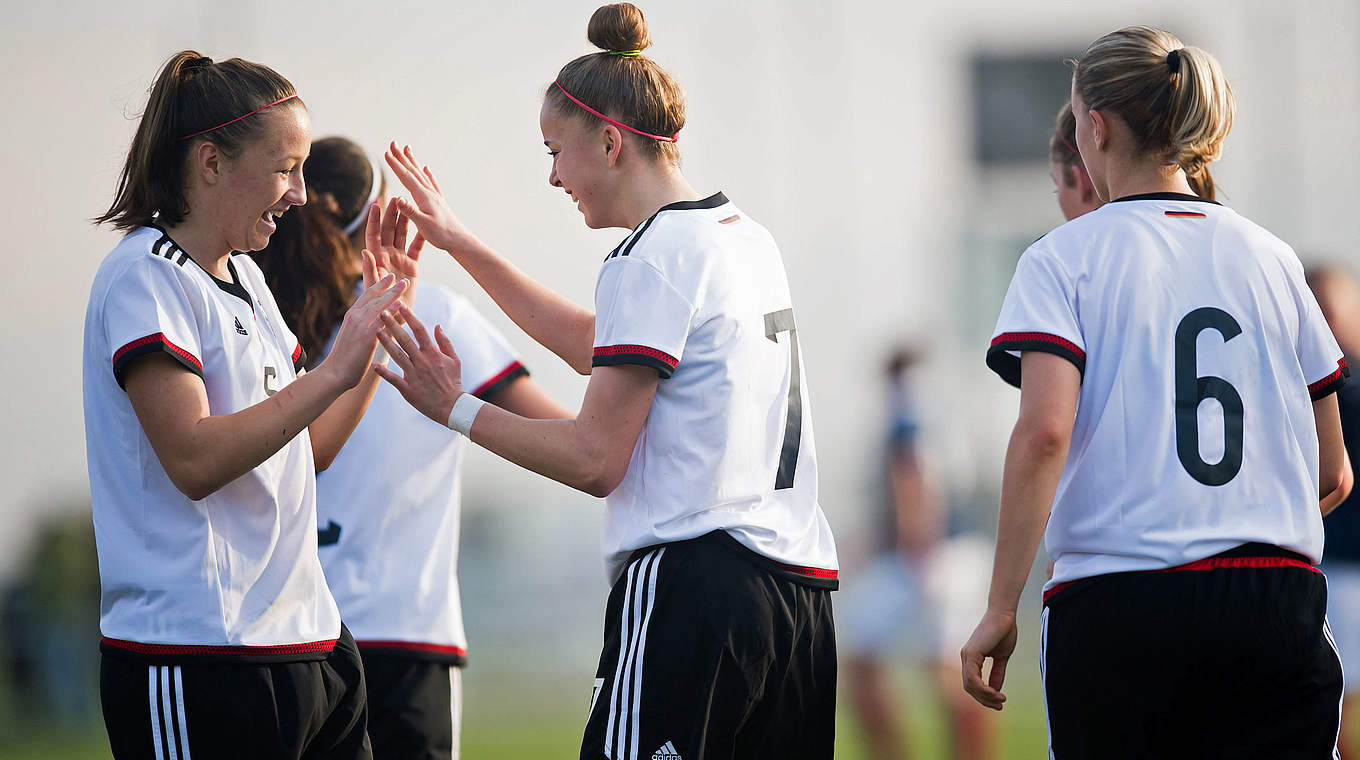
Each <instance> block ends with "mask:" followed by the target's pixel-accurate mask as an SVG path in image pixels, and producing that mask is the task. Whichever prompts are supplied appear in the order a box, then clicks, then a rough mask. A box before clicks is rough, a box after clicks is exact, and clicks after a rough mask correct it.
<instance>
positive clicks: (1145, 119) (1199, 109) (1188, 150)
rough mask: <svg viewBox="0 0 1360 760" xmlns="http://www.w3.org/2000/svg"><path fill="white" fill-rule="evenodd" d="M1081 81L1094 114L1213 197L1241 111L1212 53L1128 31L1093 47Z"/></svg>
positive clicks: (1083, 61)
mask: <svg viewBox="0 0 1360 760" xmlns="http://www.w3.org/2000/svg"><path fill="white" fill-rule="evenodd" d="M1073 83H1074V87H1075V89H1076V91H1077V94H1078V95H1080V96H1081V99H1082V101H1083V102H1084V103H1085V104H1086V107H1087V108H1088V109H1091V110H1109V111H1113V112H1114V113H1116V114H1118V115H1119V117H1120V118H1121V119H1123V120H1124V122H1125V123H1126V124H1128V126H1129V128H1130V129H1131V130H1132V131H1133V134H1134V136H1135V137H1136V138H1137V139H1138V141H1139V143H1138V145H1137V146H1136V150H1137V151H1138V152H1139V153H1144V154H1151V155H1154V156H1156V157H1157V158H1158V159H1159V160H1161V161H1163V162H1165V163H1167V164H1175V165H1177V166H1179V167H1181V168H1182V169H1184V170H1185V174H1186V176H1187V177H1188V178H1190V179H1192V180H1197V181H1198V182H1197V184H1198V185H1199V187H1198V188H1196V190H1197V192H1198V193H1199V195H1201V196H1202V197H1205V198H1209V199H1210V200H1212V199H1213V197H1214V182H1213V178H1212V176H1210V174H1209V169H1208V166H1209V164H1210V163H1211V162H1213V161H1216V160H1218V157H1219V156H1220V155H1222V153H1223V139H1224V138H1225V137H1227V136H1228V132H1229V131H1230V130H1231V129H1232V125H1233V113H1234V111H1235V108H1236V106H1235V104H1234V101H1233V93H1232V88H1231V87H1229V86H1228V80H1227V78H1226V77H1224V76H1223V70H1222V69H1221V68H1220V67H1219V65H1218V61H1216V60H1214V57H1213V56H1212V55H1210V54H1209V53H1208V52H1207V51H1205V50H1201V49H1200V48H1197V47H1186V46H1185V45H1184V43H1182V42H1181V41H1180V40H1179V39H1177V37H1176V35H1174V34H1171V33H1170V32H1167V31H1163V30H1161V29H1155V28H1153V27H1149V26H1130V27H1125V28H1123V29H1120V30H1119V31H1116V32H1111V33H1109V34H1107V35H1105V36H1104V37H1101V38H1100V39H1098V40H1096V41H1095V42H1093V43H1091V46H1090V47H1088V48H1087V49H1086V52H1085V53H1083V54H1082V56H1081V58H1079V59H1077V61H1076V72H1075V74H1074V75H1073Z"/></svg>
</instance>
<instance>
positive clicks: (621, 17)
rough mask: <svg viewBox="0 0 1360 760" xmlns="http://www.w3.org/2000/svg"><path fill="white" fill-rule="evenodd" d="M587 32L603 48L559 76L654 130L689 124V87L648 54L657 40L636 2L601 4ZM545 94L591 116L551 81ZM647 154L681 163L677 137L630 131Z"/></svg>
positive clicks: (607, 110)
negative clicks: (655, 137)
mask: <svg viewBox="0 0 1360 760" xmlns="http://www.w3.org/2000/svg"><path fill="white" fill-rule="evenodd" d="M586 36H587V37H588V38H589V39H590V42H591V44H593V45H595V47H598V48H600V49H601V50H602V51H604V52H600V53H591V54H588V55H583V56H581V57H580V58H577V59H576V60H574V61H572V62H571V63H568V64H567V65H566V66H563V67H562V70H561V71H559V72H558V73H557V82H558V83H560V84H561V85H562V87H564V88H566V90H567V92H570V93H571V94H572V95H573V96H575V97H576V98H578V99H579V100H580V101H581V102H583V103H585V104H586V105H588V106H590V107H591V108H593V109H595V110H596V111H599V112H600V113H603V114H606V115H608V116H609V117H611V118H614V119H618V120H619V121H621V122H623V123H624V124H627V125H628V126H630V127H633V128H634V129H638V130H641V131H643V132H647V133H650V134H654V135H674V134H676V133H677V132H679V131H680V130H681V128H683V127H684V126H685V92H684V90H682V89H681V88H680V85H679V83H677V82H676V81H675V80H674V79H673V78H671V75H670V74H667V73H666V71H665V70H664V69H662V68H661V67H660V66H658V65H657V64H656V62H655V61H653V60H652V59H650V58H648V57H646V56H644V55H636V54H634V51H642V50H645V49H647V48H648V47H650V46H651V44H652V39H651V36H650V35H649V34H648V33H647V19H646V18H644V17H643V15H642V11H641V10H640V9H638V7H637V6H635V5H633V4H632V3H616V4H614V5H605V6H601V7H600V8H597V9H596V10H595V13H594V14H593V15H591V17H590V25H589V27H588V28H587V32H586ZM620 53H628V55H619V54H620ZM544 97H545V99H546V100H547V101H548V102H550V103H552V104H553V107H554V108H556V109H557V112H558V113H560V114H565V115H569V116H571V117H572V118H580V119H592V118H594V117H592V116H591V115H590V114H589V113H588V112H587V111H585V110H584V109H582V108H581V107H580V106H578V105H576V104H575V103H573V102H571V101H570V100H569V99H568V98H567V97H566V96H565V95H563V94H562V91H561V90H559V89H558V88H557V87H556V86H552V85H550V86H549V87H548V91H547V94H546V95H545V96H544ZM625 139H631V140H633V141H634V142H635V143H636V144H637V145H638V146H639V147H640V148H641V149H642V151H643V155H645V156H648V157H649V158H653V159H664V160H666V161H668V162H670V163H672V164H678V163H680V151H679V150H678V149H677V148H676V146H675V143H673V142H667V141H664V140H653V139H651V138H648V137H642V136H639V135H634V134H630V133H626V135H625Z"/></svg>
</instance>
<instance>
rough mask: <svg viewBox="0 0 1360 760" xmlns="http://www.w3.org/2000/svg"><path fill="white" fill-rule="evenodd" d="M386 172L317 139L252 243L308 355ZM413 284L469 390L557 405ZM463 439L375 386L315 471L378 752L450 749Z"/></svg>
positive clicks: (428, 287)
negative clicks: (277, 211) (288, 205)
mask: <svg viewBox="0 0 1360 760" xmlns="http://www.w3.org/2000/svg"><path fill="white" fill-rule="evenodd" d="M385 185H386V183H385V180H384V177H383V174H382V171H381V169H380V168H379V167H378V166H377V165H375V164H372V163H370V162H369V160H368V158H367V157H366V156H365V155H364V152H363V150H362V149H361V148H360V147H359V146H358V145H355V144H354V143H353V142H351V141H350V140H347V139H345V138H343V137H328V138H325V139H322V140H317V141H316V142H313V143H312V149H311V157H310V158H308V159H307V191H308V202H307V205H306V206H303V207H301V208H298V209H296V210H294V211H292V212H291V213H289V214H288V215H287V216H285V217H283V218H282V219H280V220H279V223H278V226H279V228H278V231H277V232H275V233H274V236H273V237H272V238H270V241H269V246H268V247H267V248H265V249H264V250H263V251H260V252H258V253H255V254H252V257H253V258H254V259H255V260H256V262H257V263H258V264H259V265H260V269H261V270H263V272H264V279H265V282H266V283H267V284H268V285H269V288H270V290H272V291H273V292H274V293H276V294H277V297H278V300H279V307H280V310H281V311H282V312H283V317H284V320H285V321H286V322H287V323H288V324H289V325H292V326H294V327H295V332H296V333H297V335H298V339H299V341H300V342H301V343H302V348H303V350H304V352H305V353H306V354H307V356H309V357H315V358H314V359H312V361H313V362H316V361H319V360H320V359H322V358H324V357H326V356H328V355H329V353H330V350H331V348H332V346H331V345H330V342H329V341H330V339H331V338H332V337H334V336H335V334H336V330H337V328H338V327H339V326H340V322H341V318H342V317H343V316H344V313H345V310H346V309H347V308H348V307H349V305H350V302H351V301H352V300H353V299H354V297H355V296H356V295H357V294H358V293H359V292H361V288H360V287H359V279H360V252H361V250H362V249H363V245H364V232H363V229H362V228H363V226H364V223H365V221H366V220H367V219H368V217H369V214H368V209H369V208H370V206H371V205H372V204H373V202H374V201H375V200H376V201H378V202H379V203H380V204H381V201H382V197H383V194H384V188H385ZM394 217H395V214H391V215H389V218H394ZM402 226H404V225H402ZM400 229H401V227H399V228H398V230H400ZM400 237H401V235H400V234H398V236H397V240H396V245H397V247H402V243H403V242H404V241H402V240H401V239H400ZM423 243H424V240H423V238H421V237H420V236H419V235H417V237H416V238H415V240H413V241H412V243H411V246H410V248H409V249H408V253H409V256H410V257H411V258H412V259H418V258H419V254H420V248H421V246H422V245H423ZM412 292H413V289H410V288H408V289H407V291H406V293H405V294H403V295H410V294H411V293H412ZM414 293H415V299H414V303H413V304H412V305H411V308H412V310H413V311H414V312H415V313H416V314H418V315H419V316H420V318H421V319H422V320H425V321H429V322H440V323H443V324H445V325H448V326H449V331H448V334H449V339H450V340H451V341H452V343H453V346H454V348H455V349H456V350H457V352H458V356H459V357H460V358H461V359H462V361H463V378H464V381H465V382H466V383H467V385H468V387H470V388H472V389H473V390H472V391H471V392H472V394H473V395H474V396H477V397H478V398H483V399H487V400H488V401H490V402H491V403H494V404H496V405H498V406H500V407H502V408H504V409H508V410H509V411H511V412H514V413H516V414H519V415H523V416H526V417H552V416H562V415H564V414H565V413H566V412H565V411H564V410H562V409H561V407H559V406H557V405H556V404H555V403H553V402H552V401H551V400H550V399H548V397H547V396H546V395H545V394H544V393H543V392H542V391H541V390H540V389H539V388H538V386H536V385H535V384H534V383H533V381H531V380H530V379H529V378H528V376H527V375H528V372H527V371H526V370H525V369H524V365H523V364H521V363H520V362H519V360H518V359H517V358H516V357H515V354H514V352H513V351H512V350H511V348H510V346H509V345H508V344H506V342H505V340H504V339H503V338H502V337H501V336H500V334H499V333H498V332H496V331H495V330H494V329H493V328H492V327H491V326H490V325H489V324H488V323H487V322H486V320H485V319H483V318H482V316H481V315H480V314H478V313H477V311H476V310H475V309H473V308H472V306H471V305H470V304H468V302H467V301H466V300H465V299H463V298H462V297H461V296H459V295H457V294H456V293H454V292H453V291H452V290H449V289H448V288H445V287H443V286H440V285H437V284H434V283H429V282H426V283H423V284H422V285H421V286H420V289H419V290H416V291H414ZM465 446H466V441H465V439H464V437H463V436H460V435H457V434H455V433H454V432H452V431H450V430H449V429H447V428H445V427H442V426H436V425H431V424H430V422H429V420H427V419H425V417H424V415H422V414H420V413H419V412H417V411H416V410H415V409H413V408H412V407H411V405H410V404H407V403H406V402H405V401H403V400H402V398H401V396H400V395H399V394H398V393H397V392H396V390H395V389H393V388H392V387H391V386H388V385H384V387H382V388H380V389H379V390H378V392H377V394H376V395H375V396H374V399H373V404H372V406H371V407H370V409H369V412H368V414H366V415H364V418H363V421H361V422H360V423H359V426H358V427H357V428H355V430H354V434H353V435H352V436H350V439H349V442H348V443H347V444H346V445H345V448H344V450H343V451H341V452H340V455H339V456H338V457H336V459H335V461H334V462H333V463H332V464H331V466H330V468H328V469H327V470H326V472H325V473H323V474H321V475H319V476H318V477H317V482H316V488H317V498H316V503H317V524H318V525H319V526H320V532H319V534H318V535H319V541H320V547H321V548H320V552H321V564H322V567H323V568H324V569H325V571H326V581H327V583H328V585H329V586H330V589H331V593H332V594H333V595H334V596H335V601H336V603H337V604H338V605H339V606H340V615H341V617H342V618H343V619H344V620H345V625H346V627H348V628H349V630H350V631H351V632H352V633H353V634H354V637H355V638H356V639H357V643H358V645H359V653H360V655H361V656H362V658H363V663H364V678H365V681H366V687H367V692H368V734H369V737H370V739H371V740H372V743H373V754H374V757H377V758H402V759H403V760H405V759H408V758H409V759H412V760H414V759H416V758H453V757H457V756H458V733H459V730H458V729H459V716H460V715H461V711H462V688H461V677H460V675H459V668H461V667H462V666H463V665H464V664H465V663H466V657H467V636H466V634H465V633H464V631H463V613H462V605H461V603H460V601H459V594H458V577H457V568H458V524H459V494H460V491H461V483H462V475H461V470H462V453H463V449H464V448H465Z"/></svg>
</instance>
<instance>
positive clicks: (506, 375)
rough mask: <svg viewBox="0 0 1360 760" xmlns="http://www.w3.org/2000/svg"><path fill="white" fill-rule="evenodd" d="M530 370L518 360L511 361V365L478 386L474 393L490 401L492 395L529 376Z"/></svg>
mask: <svg viewBox="0 0 1360 760" xmlns="http://www.w3.org/2000/svg"><path fill="white" fill-rule="evenodd" d="M528 376H529V370H527V369H525V368H524V365H523V364H520V363H519V362H518V361H515V362H511V363H510V366H508V367H506V368H505V369H503V370H501V371H500V372H497V373H496V374H495V375H494V376H493V377H492V378H491V379H490V380H487V381H486V382H484V383H482V384H481V385H479V386H477V390H475V391H473V392H472V395H474V396H476V397H477V398H479V399H481V400H483V401H490V400H491V397H492V396H494V395H496V394H497V393H500V392H501V391H503V390H505V389H506V388H508V387H510V384H511V383H513V382H515V381H516V380H518V379H520V378H521V377H528Z"/></svg>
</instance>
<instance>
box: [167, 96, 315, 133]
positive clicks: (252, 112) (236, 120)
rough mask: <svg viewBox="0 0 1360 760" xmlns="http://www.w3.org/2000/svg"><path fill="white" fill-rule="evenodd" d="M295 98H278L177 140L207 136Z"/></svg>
mask: <svg viewBox="0 0 1360 760" xmlns="http://www.w3.org/2000/svg"><path fill="white" fill-rule="evenodd" d="M296 97H297V93H293V94H292V95H289V96H288V97H286V98H279V99H278V100H276V101H274V102H273V103H265V104H264V105H262V106H260V107H259V108H256V109H255V110H254V111H251V112H250V113H248V114H243V115H241V116H237V117H236V118H235V119H232V120H231V121H224V122H222V123H221V124H218V125H217V126H215V127H208V128H207V129H204V130H200V131H198V132H195V133H193V134H192V135H185V136H183V137H181V138H179V139H181V140H188V139H189V138H190V137H198V136H199V135H203V134H207V133H209V132H211V131H213V130H214V129H221V128H222V127H225V126H227V125H228V124H235V123H236V122H238V121H240V120H241V119H244V118H246V117H247V116H254V115H255V114H257V113H259V112H260V111H263V110H264V109H266V108H269V107H271V106H276V105H278V104H280V103H283V102H286V101H289V100H292V99H293V98H296Z"/></svg>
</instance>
